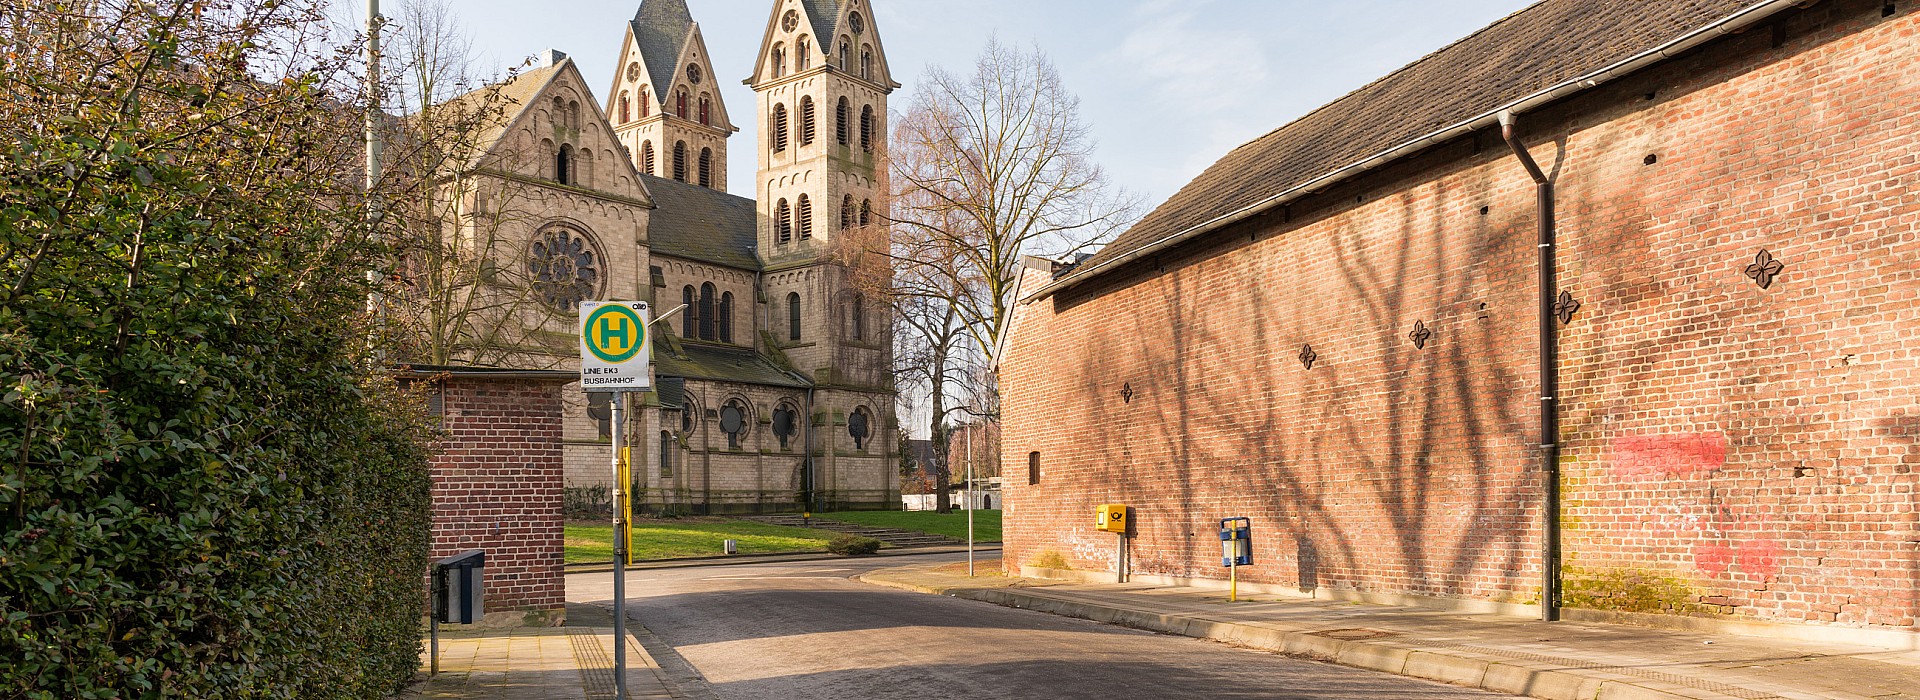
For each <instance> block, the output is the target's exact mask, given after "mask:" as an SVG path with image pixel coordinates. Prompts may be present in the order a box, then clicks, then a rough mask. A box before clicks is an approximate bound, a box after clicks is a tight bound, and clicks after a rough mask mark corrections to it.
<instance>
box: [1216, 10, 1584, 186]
mask: <svg viewBox="0 0 1920 700" xmlns="http://www.w3.org/2000/svg"><path fill="white" fill-rule="evenodd" d="M1547 2H1548V0H1534V3H1533V4H1531V5H1528V6H1526V7H1522V8H1520V9H1518V10H1514V11H1512V12H1509V13H1507V14H1506V15H1505V16H1503V17H1501V18H1500V19H1497V20H1494V21H1493V22H1492V23H1491V24H1488V25H1487V26H1484V27H1481V28H1479V29H1476V30H1474V31H1473V33H1471V34H1468V35H1466V36H1463V37H1460V38H1458V39H1455V40H1453V41H1451V42H1448V43H1447V45H1445V46H1442V47H1440V48H1437V49H1434V50H1432V51H1428V52H1426V53H1425V54H1423V55H1421V56H1420V57H1419V58H1416V59H1414V60H1412V61H1408V62H1407V63H1406V64H1405V65H1402V66H1400V67H1399V68H1395V69H1393V70H1391V71H1388V72H1387V73H1386V75H1382V76H1380V77H1378V78H1374V79H1373V80H1370V81H1368V82H1367V83H1366V84H1365V85H1361V86H1360V87H1357V88H1354V89H1352V90H1348V91H1346V92H1345V93H1342V94H1341V95H1340V96H1339V97H1336V98H1333V99H1331V100H1328V101H1327V102H1326V103H1325V104H1322V105H1320V106H1318V107H1315V108H1313V109H1310V110H1307V111H1306V112H1305V113H1303V114H1301V115H1300V116H1298V117H1294V118H1293V119H1291V120H1289V121H1287V122H1286V123H1284V124H1281V125H1280V126H1276V127H1274V128H1272V129H1270V130H1268V131H1267V132H1265V133H1262V134H1260V135H1259V136H1256V137H1253V138H1251V139H1248V140H1247V141H1246V142H1245V143H1242V144H1240V145H1238V146H1234V147H1233V150H1232V151H1227V153H1228V155H1231V154H1232V153H1233V152H1234V151H1238V150H1240V149H1242V148H1246V147H1247V146H1251V145H1253V144H1254V143H1255V142H1257V141H1259V140H1261V139H1264V138H1266V137H1268V136H1272V135H1274V134H1276V133H1279V132H1280V131H1281V130H1282V129H1285V128H1287V127H1289V126H1293V125H1294V124H1295V123H1297V122H1302V121H1306V120H1307V119H1308V118H1311V117H1312V116H1313V115H1315V114H1319V113H1321V112H1323V111H1326V110H1328V109H1331V108H1333V107H1335V106H1338V105H1339V104H1340V103H1341V102H1345V101H1346V100H1347V98H1349V97H1353V96H1354V95H1358V94H1360V93H1363V92H1366V91H1367V88H1370V87H1373V86H1375V85H1379V84H1381V83H1384V82H1387V81H1389V80H1392V79H1393V78H1394V77H1396V76H1398V75H1400V74H1402V73H1405V72H1407V71H1409V70H1412V69H1413V68H1415V67H1417V66H1419V65H1420V64H1422V63H1426V62H1427V60H1428V59H1431V58H1433V57H1435V56H1438V55H1440V54H1443V53H1446V52H1447V51H1449V50H1451V49H1452V48H1453V47H1455V46H1459V45H1461V44H1464V43H1467V42H1469V41H1472V40H1474V39H1475V38H1477V37H1479V36H1480V35H1482V34H1486V33H1488V32H1491V31H1493V30H1495V29H1497V28H1499V27H1501V26H1502V25H1505V24H1507V23H1509V22H1512V21H1514V20H1516V19H1518V18H1519V17H1520V16H1521V15H1524V14H1526V13H1528V12H1532V11H1534V10H1537V9H1539V8H1540V7H1541V6H1543V5H1546V4H1547Z"/></svg>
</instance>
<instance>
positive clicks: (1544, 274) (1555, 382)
mask: <svg viewBox="0 0 1920 700" xmlns="http://www.w3.org/2000/svg"><path fill="white" fill-rule="evenodd" d="M1499 119H1500V136H1501V138H1503V139H1505V140H1506V142H1507V146H1508V147H1510V148H1512V149H1513V154H1514V155H1515V156H1518V157H1519V158H1520V164H1521V165H1524V166H1526V168H1527V174H1528V175H1529V176H1532V177H1533V182H1534V187H1535V189H1536V191H1537V193H1538V195H1539V204H1538V206H1539V220H1540V235H1539V243H1538V248H1539V253H1540V261H1539V268H1540V269H1539V273H1540V285H1539V287H1540V288H1539V293H1540V299H1539V309H1538V311H1539V334H1540V337H1539V345H1540V475H1541V499H1540V500H1541V503H1540V506H1541V507H1540V510H1541V527H1540V619H1541V620H1544V621H1547V622H1553V621H1556V620H1559V619H1560V397H1559V392H1560V361H1559V360H1560V348H1559V342H1558V338H1557V337H1556V335H1555V333H1554V330H1555V329H1554V325H1553V323H1554V308H1553V305H1554V295H1555V293H1556V292H1557V291H1558V289H1557V287H1558V281H1557V279H1556V275H1555V264H1556V256H1555V255H1554V232H1555V229H1554V217H1553V214H1554V212H1553V201H1554V197H1553V179H1552V178H1550V177H1548V176H1547V174H1546V173H1545V172H1543V171H1541V169H1540V164H1539V163H1537V162H1534V160H1533V154H1532V153H1530V152H1529V151H1528V150H1527V148H1526V146H1525V145H1523V144H1521V143H1520V139H1519V137H1518V136H1516V135H1515V134H1514V128H1513V126H1514V115H1513V113H1512V112H1501V113H1500V117H1499Z"/></svg>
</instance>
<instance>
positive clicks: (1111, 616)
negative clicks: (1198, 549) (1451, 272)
mask: <svg viewBox="0 0 1920 700" xmlns="http://www.w3.org/2000/svg"><path fill="white" fill-rule="evenodd" d="M896 571H897V570H896ZM857 578H858V580H860V581H862V582H865V583H870V584H874V585H879V586H887V587H890V588H898V589H903V590H909V591H916V592H920V593H930V594H933V595H944V596H949V597H955V598H963V599H967V600H977V601H981V602H985V603H993V604H996V605H1003V606H1007V607H1012V608H1021V609H1026V610H1033V611H1036V612H1043V613H1048V614H1052V615H1060V616H1063V617H1077V618H1081V619H1085V620H1093V621H1095V622H1103V623H1107V624H1113V625H1119V626H1122V627H1131V628H1134V629H1140V630H1146V631H1149V632H1159V633H1163V634H1173V635H1180V636H1184V637H1194V638H1198V639H1211V640H1215V641H1219V642H1225V643H1227V644H1232V645H1234V646H1241V647H1247V648H1251V649H1260V650H1263V651H1271V652H1277V653H1281V654H1286V655H1288V656H1295V657H1302V658H1308V659H1313V660H1316V661H1325V662H1329V663H1336V664H1340V665H1342V666H1351V667H1354V668H1361V669H1366V670H1369V671H1379V672H1382V673H1391V674H1395V675H1401V676H1409V677H1413V678H1423V679H1426V680H1431V681H1438V682H1441V683H1447V684H1451V685H1458V686H1465V687H1469V688H1480V689H1484V690H1491V691H1494V692H1499V693H1507V694H1511V695H1524V696H1528V697H1535V698H1543V699H1544V700H1701V698H1723V697H1732V696H1726V695H1721V694H1718V693H1704V694H1703V693H1702V692H1701V691H1699V690H1697V689H1693V688H1685V687H1683V686H1679V685H1674V684H1669V683H1663V682H1661V681H1655V680H1648V679H1640V678H1630V677H1624V676H1621V675H1619V674H1614V673H1608V672H1606V671H1604V670H1600V669H1570V668H1564V667H1561V666H1559V665H1556V664H1549V663H1539V662H1529V661H1524V660H1518V659H1508V658H1503V657H1499V656H1493V655H1483V654H1476V653H1473V652H1470V651H1462V650H1456V649H1445V648H1436V647H1425V646H1422V645H1420V644H1419V643H1418V642H1381V641H1366V640H1342V639H1334V638H1332V637H1325V636H1321V635H1317V634H1313V633H1312V632H1307V631H1298V630H1288V629H1280V628H1276V627H1267V626H1263V625H1255V624H1247V623H1239V622H1227V621H1222V620H1212V619H1207V618H1205V617H1200V616H1196V615H1175V614H1166V613H1158V612H1153V611H1150V610H1131V609H1126V608H1122V607H1118V606H1111V605H1099V604H1093V603H1082V602H1075V601H1067V600H1060V599H1058V598H1053V597H1049V596H1046V595H1039V594H1034V593H1030V592H1027V591H1025V590H1023V589H1020V588H966V587H952V586H937V585H927V584H920V583H914V582H912V581H906V580H901V579H897V578H893V577H891V576H889V570H880V571H875V572H871V573H868V574H864V575H861V576H859V577H857ZM1768 695H1769V696H1772V694H1771V693H1769V694H1768Z"/></svg>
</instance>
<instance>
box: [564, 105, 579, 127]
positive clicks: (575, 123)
mask: <svg viewBox="0 0 1920 700" xmlns="http://www.w3.org/2000/svg"><path fill="white" fill-rule="evenodd" d="M567 128H569V129H572V130H574V131H579V130H580V103H579V102H578V101H574V102H568V103H567Z"/></svg>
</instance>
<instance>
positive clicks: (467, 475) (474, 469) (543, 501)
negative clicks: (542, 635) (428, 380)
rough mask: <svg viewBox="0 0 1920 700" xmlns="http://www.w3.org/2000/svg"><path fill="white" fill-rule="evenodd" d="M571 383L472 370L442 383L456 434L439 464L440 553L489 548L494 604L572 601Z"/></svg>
mask: <svg viewBox="0 0 1920 700" xmlns="http://www.w3.org/2000/svg"><path fill="white" fill-rule="evenodd" d="M562 386H563V385H561V384H558V383H554V382H550V381H539V380H525V379H487V378H471V377H462V376H455V377H452V378H449V379H446V380H444V381H443V382H442V406H443V410H444V416H445V423H444V425H445V427H446V430H447V432H448V435H449V437H448V439H447V441H446V442H445V443H444V446H443V450H442V451H441V452H440V454H439V456H438V457H435V458H434V461H433V465H432V476H433V557H434V558H435V559H438V558H440V557H446V556H451V555H453V554H458V553H460V552H463V551H466V550H469V549H483V550H486V552H487V565H486V582H485V587H486V610H487V612H488V613H494V612H503V611H508V610H530V611H533V610H557V609H561V608H564V607H565V604H566V582H565V580H564V579H563V578H562V575H561V564H562V557H563V555H562V545H563V540H564V528H563V521H562V519H561V512H560V509H561V489H562V487H563V485H564V479H565V462H564V459H563V456H562V454H561V446H560V435H561V418H562V415H561V413H562V408H561V405H562V404H561V396H560V392H561V388H562Z"/></svg>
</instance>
